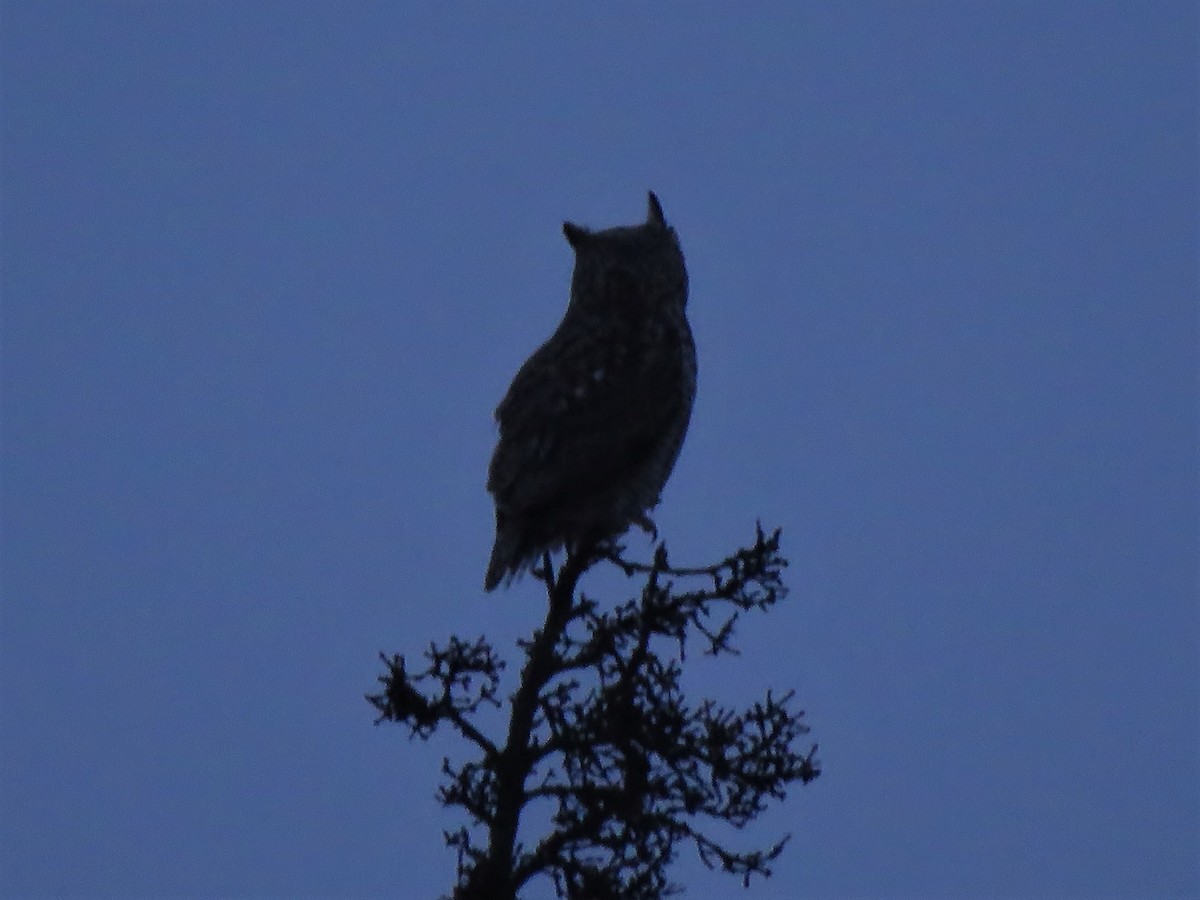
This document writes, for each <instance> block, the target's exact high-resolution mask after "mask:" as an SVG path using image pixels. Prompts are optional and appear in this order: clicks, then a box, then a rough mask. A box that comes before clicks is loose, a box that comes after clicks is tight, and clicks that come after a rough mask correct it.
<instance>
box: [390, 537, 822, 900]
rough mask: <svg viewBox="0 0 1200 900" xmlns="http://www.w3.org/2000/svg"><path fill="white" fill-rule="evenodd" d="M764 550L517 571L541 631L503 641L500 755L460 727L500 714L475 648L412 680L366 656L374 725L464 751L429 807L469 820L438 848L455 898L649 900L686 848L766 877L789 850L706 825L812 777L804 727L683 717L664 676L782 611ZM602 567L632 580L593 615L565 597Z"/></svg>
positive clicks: (685, 710)
mask: <svg viewBox="0 0 1200 900" xmlns="http://www.w3.org/2000/svg"><path fill="white" fill-rule="evenodd" d="M779 536H780V532H779V531H778V530H776V531H775V532H774V533H772V534H771V535H767V534H765V533H764V532H763V530H762V528H761V526H757V527H756V529H755V541H754V543H753V545H752V546H750V547H746V548H742V549H739V550H738V551H736V552H735V553H734V554H733V555H731V556H729V557H727V558H726V559H724V560H722V561H721V562H719V563H716V564H714V565H711V566H707V567H703V568H691V569H683V568H674V567H672V566H671V565H670V564H669V563H668V560H667V550H666V547H665V545H664V544H663V543H661V542H660V543H658V544H657V546H656V549H655V552H654V557H653V561H652V562H651V563H649V564H643V563H637V562H629V561H627V560H625V559H624V557H623V555H622V554H623V549H622V548H621V547H619V546H614V545H609V546H607V547H604V548H600V549H594V550H593V551H591V552H587V553H582V554H576V555H570V554H568V556H567V558H566V560H565V561H564V562H563V564H562V566H561V568H560V569H559V570H558V571H557V572H555V571H554V570H553V569H552V567H551V564H550V559H549V558H548V557H547V558H546V559H545V561H544V563H543V565H542V566H541V567H540V568H538V569H536V570H535V571H534V572H533V576H534V577H536V578H537V579H538V580H540V581H541V582H542V583H543V584H544V585H545V587H546V593H547V597H548V600H549V603H548V607H547V612H546V617H545V620H544V622H543V623H542V625H541V627H540V628H539V629H538V630H536V631H535V632H534V633H533V635H532V636H531V637H530V638H529V639H528V640H524V641H520V642H519V646H520V649H521V650H522V651H523V653H524V657H525V660H524V666H523V668H522V670H521V677H520V682H519V684H518V686H517V689H516V692H515V693H514V694H513V695H512V696H511V706H510V711H511V712H510V717H509V723H508V731H507V734H506V735H505V737H504V740H503V743H499V742H497V741H496V740H494V739H493V738H491V737H489V736H488V735H486V734H485V733H483V731H481V730H480V729H479V728H477V727H476V726H475V724H473V721H472V720H473V718H474V717H475V714H476V713H477V712H478V711H479V710H480V709H481V708H483V707H484V706H488V705H490V706H496V707H499V706H500V705H501V700H500V690H501V689H500V681H501V673H502V672H503V670H504V662H503V660H502V659H500V657H499V656H497V654H496V652H495V650H494V649H493V647H492V646H491V644H490V643H488V641H487V640H486V639H485V638H483V637H480V638H478V639H476V640H474V641H465V640H462V639H461V638H458V637H453V636H452V637H451V638H450V639H449V641H448V643H447V644H446V645H445V646H442V647H439V646H437V645H431V646H430V648H429V649H428V650H427V651H426V653H425V659H426V665H425V667H424V668H423V669H422V670H421V671H420V672H417V673H415V674H414V673H410V672H409V671H408V669H407V665H406V661H405V658H404V657H403V656H399V655H394V656H391V657H388V656H386V655H382V654H381V657H382V659H383V661H384V663H385V664H386V671H385V672H384V674H383V675H382V676H380V678H379V681H380V683H381V685H382V690H381V691H380V692H379V693H377V694H373V695H370V696H368V698H367V699H368V700H369V701H370V702H371V704H372V705H373V706H374V707H375V709H376V710H377V711H378V713H379V715H378V718H377V719H376V723H377V724H378V723H379V722H382V721H391V722H396V723H399V724H401V725H404V726H406V727H407V728H409V729H410V731H411V733H412V734H413V735H414V736H417V737H420V738H422V739H428V738H429V737H430V736H432V735H433V734H434V732H435V731H436V730H437V729H438V728H439V727H440V726H442V725H447V724H448V725H449V726H451V727H452V728H453V729H455V730H456V731H457V732H458V733H459V734H460V735H461V736H462V737H463V738H465V739H466V740H467V741H468V742H469V743H470V744H471V745H473V747H474V750H475V751H477V752H478V754H479V755H478V756H477V757H476V758H475V759H473V760H472V761H469V762H466V763H462V764H452V763H451V762H450V761H449V760H448V759H447V760H445V761H443V765H442V771H443V774H444V776H445V779H446V780H445V782H444V783H443V785H442V786H441V788H440V789H439V791H438V799H439V801H440V802H441V803H442V804H443V805H445V806H447V807H462V808H463V809H464V810H466V812H467V814H468V816H469V817H470V825H464V826H462V827H461V828H459V829H458V830H456V831H452V832H447V833H446V834H445V838H446V843H447V845H449V846H451V847H453V848H455V850H456V851H457V854H458V876H457V883H456V887H455V889H454V892H453V895H452V896H453V898H454V900H484V898H486V900H515V898H516V897H518V895H519V892H520V891H521V889H522V888H523V887H524V886H525V885H526V884H527V883H528V882H529V881H530V880H531V879H533V878H535V877H536V876H539V875H542V876H546V877H548V878H550V879H552V880H553V883H554V885H555V888H556V890H557V893H558V896H560V897H564V898H579V900H583V898H588V900H617V898H620V900H651V898H660V897H663V896H666V895H667V894H670V893H675V892H676V891H677V890H678V886H677V885H674V884H672V883H671V882H670V881H669V879H668V878H667V869H668V866H669V864H670V863H671V861H672V860H673V859H674V858H675V856H676V854H677V852H678V849H679V845H680V844H682V843H687V842H691V843H693V844H694V845H695V846H696V848H697V849H698V851H699V854H700V857H701V859H702V860H703V861H704V862H705V864H706V865H708V866H709V867H710V868H717V867H719V868H721V869H723V870H725V871H727V872H731V873H733V874H734V875H737V876H740V877H741V878H742V880H743V883H744V884H747V885H748V884H749V882H750V879H751V877H752V876H753V875H763V876H768V875H770V873H771V869H770V863H771V862H772V861H773V860H774V859H776V858H777V857H778V856H779V854H780V853H781V852H782V850H783V848H784V845H785V844H786V843H787V840H788V837H789V836H788V835H785V836H784V837H783V838H781V839H780V840H779V841H777V842H775V843H774V844H772V845H771V846H769V847H766V848H760V849H756V850H749V851H739V850H733V849H730V848H729V847H727V846H726V845H725V844H724V843H722V842H721V841H720V840H718V839H717V838H715V837H713V836H712V835H711V834H710V833H709V832H708V831H706V830H705V828H706V826H709V825H711V824H713V823H722V822H723V823H728V824H729V825H732V826H734V827H735V828H742V827H744V826H745V825H746V824H747V823H749V822H750V821H752V820H753V819H754V818H755V817H756V816H757V815H759V814H760V813H761V812H762V811H763V810H764V809H765V808H766V805H767V803H768V801H770V800H772V799H779V800H781V799H783V798H784V796H785V793H786V790H787V788H788V787H789V786H790V785H792V784H793V783H794V782H796V781H799V782H801V783H803V784H807V783H808V782H810V781H812V780H813V779H814V778H816V777H817V775H818V774H820V769H819V766H818V763H817V762H816V759H815V757H814V754H815V751H816V746H815V745H813V746H812V747H810V748H808V749H807V750H806V751H801V750H800V749H798V747H797V744H798V742H799V739H800V738H801V737H802V736H803V735H805V734H807V733H808V727H807V726H806V725H805V724H804V721H803V716H804V713H803V711H793V710H792V709H791V703H792V692H791V691H788V692H786V693H784V694H783V695H781V696H776V695H775V694H774V693H773V692H770V691H768V693H767V695H766V697H765V698H764V699H762V700H759V701H757V702H755V703H753V704H752V705H750V706H749V707H747V708H745V709H742V710H733V709H729V708H726V707H724V706H721V705H719V704H717V703H714V702H712V701H710V700H703V701H701V702H700V703H698V704H690V703H689V702H688V700H687V698H685V696H684V694H683V692H682V690H681V688H680V676H681V674H682V671H683V670H682V666H683V664H684V662H685V661H686V658H687V651H688V648H689V646H690V645H691V644H693V643H695V642H696V641H699V642H700V644H701V647H702V650H703V652H704V653H705V654H708V655H712V656H721V655H724V654H735V653H737V650H736V649H735V648H734V646H733V644H732V638H733V636H734V626H735V624H736V622H737V620H738V618H739V616H740V615H741V614H742V613H745V612H749V611H752V610H759V611H766V610H768V609H770V608H771V607H773V606H774V605H775V604H776V603H777V602H779V601H780V600H782V599H783V598H784V597H785V596H786V594H787V590H786V587H785V586H784V584H783V581H782V578H781V573H782V570H783V568H784V567H785V566H786V565H787V561H786V560H785V559H784V558H783V557H782V556H781V555H780V553H779ZM601 561H607V562H609V563H612V564H614V565H616V566H618V567H619V568H620V569H621V571H622V572H624V574H625V575H626V576H627V577H628V578H629V579H631V580H633V579H638V580H640V582H641V587H640V591H639V592H638V594H637V596H634V597H632V598H631V599H629V600H627V601H625V602H624V603H621V604H620V605H618V606H616V608H614V609H612V610H610V611H607V612H606V611H603V610H601V608H600V604H599V603H598V601H596V600H593V599H591V598H589V597H587V596H586V595H585V594H583V593H578V595H577V593H576V588H577V587H578V582H579V578H580V576H581V575H582V574H583V573H584V572H585V571H586V570H587V569H588V568H590V567H591V566H592V565H594V564H596V563H598V562H601ZM677 582H678V583H680V584H681V585H691V587H690V588H689V589H687V590H681V589H677V587H676V583H677ZM536 804H545V805H546V806H547V808H548V809H549V810H550V829H549V831H548V833H546V834H545V835H543V836H541V837H540V838H538V839H537V840H536V842H535V843H532V844H529V845H527V844H525V843H522V842H520V841H519V825H520V822H521V815H522V813H523V812H524V811H526V810H528V809H530V808H531V807H532V806H534V805H536Z"/></svg>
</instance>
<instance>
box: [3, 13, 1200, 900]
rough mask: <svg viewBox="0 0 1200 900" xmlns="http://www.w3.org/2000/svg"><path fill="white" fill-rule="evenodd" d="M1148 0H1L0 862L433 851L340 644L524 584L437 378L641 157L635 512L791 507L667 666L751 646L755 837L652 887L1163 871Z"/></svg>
mask: <svg viewBox="0 0 1200 900" xmlns="http://www.w3.org/2000/svg"><path fill="white" fill-rule="evenodd" d="M1197 22H1198V18H1197V6H1196V5H1195V4H1194V3H1153V2H1152V3H1142V4H1134V3H1121V4H1114V3H1102V2H1086V3H1084V2H1078V3H983V2H953V3H893V2H889V3H840V2H839V3H820V4H818V3H801V2H789V3H778V4H768V3H754V4H750V5H738V4H732V3H729V4H719V3H699V4H687V5H684V4H682V3H659V4H653V5H642V4H633V3H629V4H611V3H605V4H586V5H585V4H582V3H569V4H549V3H540V2H539V3H528V4H520V5H517V6H513V7H509V6H508V5H506V4H487V5H484V4H476V3H466V4H451V5H443V4H432V3H419V4H406V3H384V2H376V3H367V2H352V3H337V4H335V3H325V2H320V3H315V2H307V3H305V2H270V3H267V2H226V0H207V2H195V3H147V2H121V3H116V2H100V0H97V2H87V3H68V2H32V0H24V2H12V0H8V2H3V4H2V5H0V35H2V37H0V46H2V48H3V58H2V65H3V70H2V91H3V95H2V110H3V118H2V137H3V146H2V182H0V187H2V193H0V201H2V203H0V213H2V217H3V218H2V222H0V228H2V230H0V240H2V254H0V264H2V270H0V272H2V290H3V307H2V312H0V327H2V330H3V353H2V364H3V395H2V408H3V420H2V424H3V457H2V470H0V471H2V476H3V494H2V503H3V507H2V509H3V557H2V564H3V568H2V592H3V593H2V606H0V703H2V705H0V895H3V896H4V897H13V898H36V897H66V896H71V897H98V898H99V897H112V898H134V897H146V898H152V897H166V896H173V897H264V898H268V897H280V898H285V897H300V896H308V897H334V896H338V897H382V896H401V897H413V898H421V897H434V896H437V895H438V894H439V893H441V892H444V891H447V890H448V889H449V888H450V886H451V884H452V879H453V871H454V857H453V854H452V853H451V852H450V851H448V850H446V849H444V847H443V846H442V838H441V830H442V829H443V828H452V827H456V826H457V825H458V824H459V822H460V818H459V817H458V816H457V815H456V814H455V813H452V812H447V811H444V810H442V809H441V808H440V807H439V806H438V805H437V804H436V802H435V801H434V799H433V794H434V790H435V788H436V786H437V784H438V783H439V774H438V765H439V763H440V760H441V757H442V756H443V755H444V754H446V753H453V752H455V750H456V748H457V747H458V745H457V743H456V742H455V741H453V740H451V739H449V738H447V739H445V740H435V741H434V742H432V743H431V744H429V745H422V744H420V743H414V742H410V741H409V740H408V738H407V737H406V735H405V733H404V732H403V731H402V730H401V729H399V728H396V727H380V728H375V727H372V724H371V722H372V710H371V709H370V708H369V707H368V705H367V704H366V703H365V702H364V701H363V694H364V693H366V692H368V691H370V690H372V689H373V688H374V687H375V678H376V676H377V675H378V674H380V672H381V666H380V664H379V662H378V660H377V658H376V654H377V652H378V651H380V650H386V651H388V652H393V651H395V652H403V653H407V654H410V655H416V654H419V653H420V651H421V650H422V649H423V648H424V647H425V646H427V644H428V642H429V641H431V640H438V641H441V640H444V639H445V638H446V637H447V636H448V635H449V634H451V633H458V634H461V635H463V636H467V637H473V636H476V635H478V634H481V633H482V634H486V635H488V636H489V637H491V638H492V639H494V640H495V641H496V642H497V644H498V646H500V647H501V648H502V649H503V650H504V652H505V653H506V655H507V656H508V657H509V658H510V659H513V660H515V656H514V655H513V641H514V640H515V638H516V637H517V636H519V635H520V634H522V633H525V632H527V631H528V630H530V629H531V628H532V627H534V625H535V624H536V623H537V622H538V621H540V618H541V615H542V610H543V603H544V600H543V599H542V598H541V596H540V595H539V592H538V590H537V585H536V584H534V583H531V582H530V581H528V580H525V581H523V582H520V583H518V584H517V585H516V586H515V587H513V588H512V589H511V590H509V591H507V592H503V591H501V592H499V593H498V594H496V595H485V594H484V593H483V591H482V579H483V571H484V566H485V563H486V560H487V555H488V551H489V549H490V543H491V537H492V509H491V505H490V499H489V497H488V495H487V494H486V492H485V490H484V479H485V471H486V467H487V462H488V458H489V455H490V453H491V450H492V447H493V444H494V440H495V431H494V426H493V423H492V419H491V414H492V410H493V408H494V407H495V404H496V403H497V402H498V401H499V399H500V397H501V396H502V395H503V393H504V391H505V389H506V387H507V385H508V382H509V379H510V378H511V376H512V375H513V373H514V372H515V371H516V368H517V367H518V365H519V364H520V363H521V361H522V360H523V359H524V358H525V357H526V356H527V355H528V354H529V353H530V352H531V351H532V350H533V349H534V348H535V347H536V346H537V345H538V344H539V343H540V342H541V341H542V340H543V339H544V338H545V337H547V336H548V335H549V333H550V331H551V330H552V329H553V328H554V326H555V325H556V324H557V321H558V318H559V316H560V315H561V313H562V310H563V308H564V306H565V302H566V297H567V287H568V281H569V277H570V270H571V265H572V255H571V252H570V248H569V247H568V246H567V244H566V242H565V241H564V240H563V238H562V236H561V233H560V226H561V222H562V220H563V219H565V218H570V219H572V220H574V221H576V222H579V223H581V224H585V225H590V226H595V227H605V226H609V225H614V224H625V223H632V222H636V221H640V220H641V219H642V218H643V216H644V214H645V193H646V191H647V189H651V188H652V189H654V190H655V191H657V192H658V194H659V196H660V197H661V199H662V203H663V206H664V208H665V210H666V215H667V217H668V220H669V221H670V222H671V223H672V224H673V225H674V226H675V227H676V228H677V230H678V232H679V235H680V238H681V241H682V245H683V248H684V251H685V253H686V255H687V260H688V267H689V272H690V276H691V286H692V292H691V300H690V306H689V313H690V318H691V322H692V326H693V329H694V331H695V335H696V342H697V345H698V352H699V360H700V385H699V394H698V398H697V402H696V407H695V412H694V415H693V419H692V425H691V431H690V434H689V435H688V439H687V442H686V444H685V446H684V449H683V453H682V456H681V458H680V460H679V464H678V466H677V468H676V470H675V474H674V476H673V478H672V480H671V482H670V484H669V486H668V488H667V490H666V492H665V496H664V504H663V506H662V507H660V509H659V511H658V514H657V516H656V518H657V521H658V524H659V526H660V528H661V531H662V533H663V535H664V536H665V537H666V538H667V540H668V543H669V546H670V548H671V554H672V559H673V560H674V561H676V562H678V563H680V564H689V563H705V562H709V561H713V560H715V559H718V558H720V557H721V556H723V555H725V554H726V553H727V552H729V551H731V550H732V549H734V548H735V547H737V546H739V545H740V544H742V543H744V542H746V541H748V540H750V539H751V538H752V535H753V527H754V521H755V519H756V518H761V519H762V521H763V523H764V525H766V526H767V527H769V528H770V527H775V526H782V528H783V534H784V551H785V553H786V555H787V556H788V557H789V559H790V560H791V567H790V569H789V570H788V571H789V575H788V578H789V582H788V583H789V586H790V588H791V596H790V598H789V599H788V601H787V602H786V603H785V604H784V605H782V606H781V607H780V608H778V609H777V610H776V611H774V612H773V613H771V614H770V615H769V616H766V617H763V618H761V619H759V620H756V621H748V622H747V623H746V627H745V628H744V629H743V630H742V632H741V646H742V647H743V649H744V654H743V655H742V657H741V658H739V659H736V660H730V661H726V662H723V663H720V664H719V665H718V664H708V665H706V664H703V663H697V667H696V668H695V670H694V671H693V672H692V673H691V674H690V675H689V678H690V683H691V684H692V686H693V689H694V690H695V691H696V692H697V693H696V696H697V698H699V697H700V696H704V695H713V696H717V697H719V698H721V699H724V700H727V701H730V702H738V703H740V704H746V703H750V702H752V701H753V700H755V699H758V698H759V697H760V696H761V695H762V693H763V692H764V691H765V690H766V689H767V688H768V687H774V688H776V689H779V690H782V689H788V688H794V689H795V690H796V692H797V699H798V702H799V705H800V706H801V707H803V708H805V709H806V710H807V711H808V721H809V724H810V725H811V726H812V728H813V734H812V738H813V739H814V740H816V741H818V742H819V744H820V748H821V749H820V752H819V756H820V759H821V761H822V763H823V765H824V774H823V775H822V776H821V778H820V779H819V780H818V781H816V782H815V783H813V784H812V785H810V786H808V787H805V788H797V790H796V791H794V792H793V793H792V795H791V796H789V797H788V799H787V801H786V803H784V804H782V805H778V806H776V807H774V808H773V809H772V810H771V812H770V813H769V814H768V815H767V816H764V817H763V819H762V821H761V822H759V823H756V824H755V825H754V826H752V827H751V828H750V829H748V830H747V832H746V833H745V834H744V835H741V836H739V840H742V841H744V843H742V844H741V846H746V847H750V846H755V845H761V844H767V843H769V842H770V841H772V840H773V839H774V838H775V837H777V836H778V835H779V834H781V833H783V832H786V831H790V832H792V833H793V835H794V839H793V842H792V844H791V845H790V847H789V849H788V850H787V852H786V853H785V855H784V856H783V857H782V858H781V859H780V860H779V862H778V865H777V866H776V875H775V877H774V878H772V879H771V880H770V881H767V882H756V883H755V886H753V887H752V889H751V890H750V891H749V892H745V893H743V892H742V891H741V889H740V887H739V886H738V883H737V882H736V881H735V880H734V879H730V878H728V877H727V876H717V875H710V874H708V873H707V872H705V870H703V869H702V868H701V867H700V866H699V865H698V863H696V862H695V860H694V854H693V853H692V851H690V850H687V849H685V850H684V852H683V856H682V859H681V862H680V864H679V866H678V868H677V869H676V870H675V875H676V876H677V877H678V879H679V880H680V881H682V882H683V883H684V884H685V885H686V886H687V887H688V888H689V896H691V897H697V898H727V897H735V896H746V897H748V898H760V897H762V898H791V897H796V896H802V895H809V896H821V897H886V896H894V897H934V896H938V897H949V896H955V897H999V896H1005V897H1063V896H1078V897H1085V896H1086V897H1100V896H1111V897H1168V896H1197V895H1200V602H1198V591H1197V578H1198V571H1200V570H1198V560H1197V554H1198V550H1197V548H1198V546H1200V523H1198V508H1197V507H1198V499H1197V498H1198V488H1200V474H1198V460H1197V434H1198V430H1197V372H1198V360H1197V289H1198V282H1197V247H1198V237H1197V234H1198V233H1197V223H1198V215H1197V205H1198V199H1197V198H1198V196H1200V190H1198V179H1197V109H1198V99H1200V98H1198V90H1197V83H1198V79H1197V60H1198V59H1200V41H1198V37H1197V35H1198V32H1200V27H1198V24H1197ZM630 546H631V549H632V550H633V551H635V552H636V551H642V552H644V551H645V550H646V544H645V541H644V540H643V539H642V538H640V537H635V538H631V541H630ZM614 599H615V598H614ZM509 684H510V685H511V682H510V683H509ZM529 896H530V898H543V897H547V896H549V892H548V891H547V889H546V886H545V885H544V884H542V885H539V886H538V888H537V889H536V890H531V891H530V893H529Z"/></svg>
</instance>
